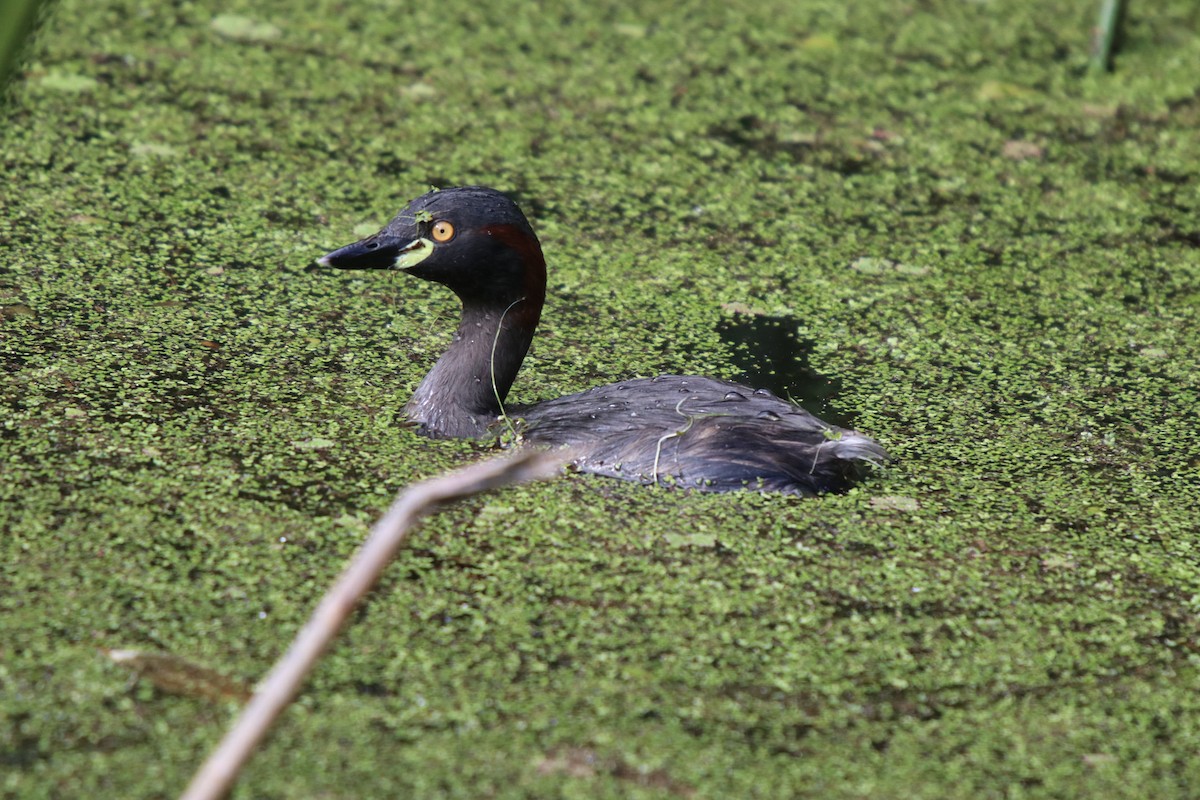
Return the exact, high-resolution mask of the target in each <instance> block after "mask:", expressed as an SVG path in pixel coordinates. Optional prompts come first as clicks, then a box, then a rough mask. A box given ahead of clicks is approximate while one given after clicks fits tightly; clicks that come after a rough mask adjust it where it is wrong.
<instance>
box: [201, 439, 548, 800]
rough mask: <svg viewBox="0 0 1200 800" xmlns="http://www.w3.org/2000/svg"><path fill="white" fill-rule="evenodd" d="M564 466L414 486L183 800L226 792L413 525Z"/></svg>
mask: <svg viewBox="0 0 1200 800" xmlns="http://www.w3.org/2000/svg"><path fill="white" fill-rule="evenodd" d="M565 461H566V454H565V453H564V452H563V451H554V452H547V451H542V450H533V449H530V450H524V451H522V452H519V453H518V454H517V455H515V456H512V457H509V458H497V459H492V460H490V461H484V462H482V463H479V464H475V465H473V466H470V467H467V468H466V469H462V470H458V471H456V472H451V473H449V474H447V475H442V476H440V477H437V478H433V479H431V480H428V481H425V482H423V483H419V484H417V485H416V486H413V487H411V488H409V489H408V490H407V491H405V492H404V493H403V494H401V495H400V496H399V497H398V498H397V499H396V502H395V503H393V504H392V507H391V508H390V509H388V512H387V514H385V515H384V516H383V517H382V518H381V519H380V520H379V521H378V522H377V523H375V526H374V527H373V528H372V529H371V533H370V535H369V536H368V538H367V541H366V542H364V543H363V545H362V547H360V548H359V550H358V553H357V554H356V555H355V557H354V559H353V560H352V561H351V562H350V564H349V565H348V566H347V567H346V569H345V570H344V571H343V572H342V574H341V576H340V577H339V578H338V579H337V582H336V583H334V585H333V586H332V587H331V588H330V589H329V591H328V592H326V593H325V597H324V598H322V600H321V603H320V605H318V606H317V609H316V611H314V612H313V615H312V617H311V618H310V619H309V621H308V623H307V624H306V625H305V626H304V627H303V628H302V629H301V630H300V632H299V633H298V634H297V635H296V638H295V639H294V640H293V642H292V646H291V647H290V648H289V649H288V652H287V653H286V654H285V655H284V656H283V658H281V659H279V661H277V662H276V664H275V666H274V667H273V668H272V669H271V672H270V674H268V675H267V677H266V678H265V679H264V680H263V681H262V683H261V684H260V685H259V687H258V689H257V690H256V691H255V692H254V697H253V698H251V700H250V702H249V704H247V705H246V707H245V708H244V709H242V713H241V715H240V716H239V717H238V719H237V720H236V722H235V723H234V725H233V727H232V728H230V729H229V732H228V733H226V734H225V738H224V739H222V740H221V743H220V744H219V745H218V746H217V748H216V750H214V751H213V752H212V754H211V755H210V756H209V757H208V760H207V761H206V762H205V763H204V766H202V767H201V768H200V770H199V771H198V772H197V773H196V775H195V776H194V777H193V778H192V782H191V783H190V784H189V785H188V788H187V790H186V791H185V792H184V793H183V796H182V800H216V799H217V798H220V797H223V796H224V795H225V793H226V792H228V791H229V789H230V788H231V787H232V786H233V782H234V780H235V779H236V778H237V774H238V772H239V771H240V770H241V768H242V766H243V765H244V764H245V763H246V761H247V760H249V758H250V755H251V753H252V752H253V751H254V748H255V747H256V746H258V744H259V743H260V742H261V741H262V740H263V738H264V737H265V736H266V735H267V731H268V730H269V729H270V727H271V724H272V723H273V722H274V721H275V718H276V717H278V716H279V714H280V713H281V712H282V711H283V710H284V709H285V708H286V707H287V705H288V703H290V702H291V700H292V698H293V697H295V696H296V693H297V692H299V690H300V686H301V684H302V683H303V681H304V678H305V676H306V675H308V672H309V670H310V669H312V666H313V664H315V663H316V661H317V659H318V658H320V656H321V653H322V652H323V651H324V650H325V648H326V647H327V646H328V645H329V642H330V641H331V640H332V639H333V637H334V636H335V635H336V634H337V632H338V629H339V628H341V626H342V623H344V622H345V620H346V617H347V616H348V615H349V614H350V612H351V610H353V608H354V606H355V605H356V604H357V603H358V601H359V600H360V599H362V596H363V595H365V594H366V593H367V592H368V591H369V590H370V588H371V587H372V586H373V585H374V584H375V581H376V580H377V579H378V578H379V575H380V573H381V572H383V569H384V567H386V566H387V564H388V562H389V561H391V559H392V556H394V555H395V554H396V551H397V550H398V549H399V548H400V545H401V544H403V543H404V539H405V537H406V535H407V534H408V532H409V530H410V529H411V528H412V526H413V525H414V524H415V523H416V521H417V520H418V519H420V518H421V517H422V516H423V515H424V514H426V513H427V512H428V511H430V510H432V509H433V508H434V507H435V506H437V505H440V504H442V503H445V502H448V501H450V500H456V499H458V498H462V497H468V496H470V495H475V494H479V493H481V492H486V491H488V490H490V489H496V488H499V487H501V486H506V485H509V484H514V483H524V482H526V481H532V480H536V479H538V478H545V477H549V476H550V475H552V474H553V473H555V472H556V471H557V470H558V469H559V468H560V467H561V466H562V465H563V463H564V462H565Z"/></svg>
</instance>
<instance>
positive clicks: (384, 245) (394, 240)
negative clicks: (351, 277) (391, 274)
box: [317, 233, 433, 269]
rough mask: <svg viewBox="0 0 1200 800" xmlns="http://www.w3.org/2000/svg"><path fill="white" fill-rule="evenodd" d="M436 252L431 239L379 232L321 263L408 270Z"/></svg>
mask: <svg viewBox="0 0 1200 800" xmlns="http://www.w3.org/2000/svg"><path fill="white" fill-rule="evenodd" d="M432 253H433V242H431V241H429V240H428V239H411V240H410V239H401V238H398V237H396V236H392V235H390V234H386V233H377V234H375V235H374V236H368V237H367V238H366V239H362V240H360V241H357V242H355V243H354V244H348V245H346V246H345V247H339V248H338V249H337V250H334V251H333V252H332V253H327V254H325V255H323V256H321V257H320V258H318V259H317V264H319V265H321V266H322V267H333V268H335V269H408V268H410V267H413V266H416V265H417V264H419V263H421V262H422V261H424V260H425V259H426V258H428V257H429V256H430V254H432Z"/></svg>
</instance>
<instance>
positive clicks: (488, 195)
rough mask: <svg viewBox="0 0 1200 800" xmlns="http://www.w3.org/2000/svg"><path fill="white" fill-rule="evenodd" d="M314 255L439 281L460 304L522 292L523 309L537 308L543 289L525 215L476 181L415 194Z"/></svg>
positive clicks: (542, 265) (345, 265)
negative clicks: (378, 223) (346, 240)
mask: <svg viewBox="0 0 1200 800" xmlns="http://www.w3.org/2000/svg"><path fill="white" fill-rule="evenodd" d="M317 263H318V264H320V265H321V266H323V267H336V268H340V269H398V270H403V271H405V272H408V273H410V274H412V275H415V276H416V277H418V278H423V279H425V280H430V281H436V282H438V283H442V284H445V285H446V286H448V287H449V288H450V289H452V290H453V291H454V293H455V294H457V295H458V296H459V297H460V298H461V299H462V300H463V302H464V304H484V305H494V304H503V305H505V306H507V305H509V304H511V303H513V302H514V301H517V300H520V299H522V298H524V299H525V300H526V301H527V304H523V305H527V308H526V309H525V310H526V313H528V311H529V310H532V307H533V306H536V307H537V309H538V310H539V311H540V309H541V305H542V301H543V299H544V296H545V292H546V262H545V259H544V258H543V256H542V248H541V244H540V243H539V242H538V238H537V235H536V234H534V232H533V228H531V227H530V225H529V221H528V220H526V219H525V215H524V214H522V213H521V209H519V208H518V207H517V205H516V203H514V202H513V201H512V200H510V199H508V198H507V197H506V196H504V195H503V194H501V193H500V192H498V191H496V190H495V189H489V188H486V187H483V186H462V187H456V188H452V189H437V190H434V191H432V192H429V193H428V194H424V195H421V196H420V197H418V198H417V199H416V200H413V201H412V202H411V203H409V204H408V205H407V206H405V207H404V209H403V210H401V211H400V213H399V214H397V215H396V217H395V218H394V219H393V220H392V221H391V222H389V223H388V224H387V225H386V226H385V227H384V228H383V230H381V231H379V233H376V234H373V235H371V236H368V237H367V238H365V239H362V240H360V241H357V242H355V243H354V244H350V245H346V246H345V247H342V248H339V249H337V250H334V251H333V252H332V253H329V254H328V255H325V256H323V257H321V258H319V259H317ZM535 321H536V318H535Z"/></svg>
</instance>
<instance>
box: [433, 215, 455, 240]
mask: <svg viewBox="0 0 1200 800" xmlns="http://www.w3.org/2000/svg"><path fill="white" fill-rule="evenodd" d="M453 238H454V226H453V225H451V224H450V223H449V222H446V220H444V219H439V220H438V221H437V222H435V223H433V240H434V241H435V242H448V241H450V240H451V239H453Z"/></svg>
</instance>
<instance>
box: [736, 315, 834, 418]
mask: <svg viewBox="0 0 1200 800" xmlns="http://www.w3.org/2000/svg"><path fill="white" fill-rule="evenodd" d="M799 328H800V323H799V321H798V320H796V319H794V318H792V317H788V316H765V315H764V316H758V315H750V314H737V315H735V316H733V317H731V318H729V319H727V320H724V321H722V322H721V323H720V324H719V325H718V326H717V333H718V334H719V335H720V337H721V339H722V340H723V341H724V342H726V343H727V344H729V345H730V346H731V347H732V348H733V363H734V365H735V366H737V368H738V370H739V371H740V373H741V374H740V375H738V376H737V379H738V380H739V381H740V382H741V383H745V384H746V385H747V386H750V387H751V388H754V389H769V390H770V391H772V392H774V393H775V394H777V395H779V396H780V397H783V398H787V399H789V400H792V401H793V402H795V403H798V404H799V405H801V406H802V407H804V408H805V409H807V410H808V411H811V412H812V413H813V414H816V415H817V416H818V417H820V418H821V419H823V420H825V421H826V422H831V423H833V424H834V425H838V426H841V427H843V428H852V427H854V426H853V424H852V422H851V419H850V416H849V415H848V414H844V413H842V412H841V411H839V410H837V409H836V408H834V406H833V405H832V403H833V400H834V399H835V398H836V397H837V394H838V392H839V391H841V384H840V383H839V382H838V381H837V380H835V379H833V378H829V377H826V376H825V375H822V374H821V373H819V372H817V371H816V370H814V369H813V368H812V367H811V366H809V364H808V353H809V352H810V351H811V350H812V347H813V342H811V341H807V340H803V339H801V338H800V336H799V335H798V334H797V331H798V330H799Z"/></svg>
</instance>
